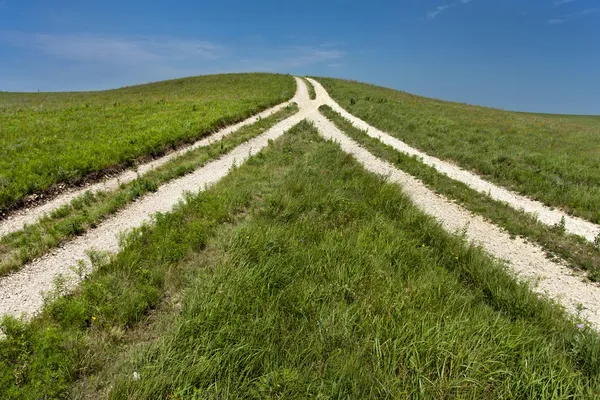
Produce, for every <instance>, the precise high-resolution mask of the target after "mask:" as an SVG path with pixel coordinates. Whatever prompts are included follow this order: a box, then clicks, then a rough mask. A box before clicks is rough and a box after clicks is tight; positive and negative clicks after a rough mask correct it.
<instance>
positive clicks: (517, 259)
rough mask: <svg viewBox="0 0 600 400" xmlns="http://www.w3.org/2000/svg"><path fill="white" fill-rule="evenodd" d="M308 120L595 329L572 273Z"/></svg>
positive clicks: (593, 304) (593, 306) (594, 290)
mask: <svg viewBox="0 0 600 400" xmlns="http://www.w3.org/2000/svg"><path fill="white" fill-rule="evenodd" d="M309 119H310V120H311V121H312V122H313V123H314V124H315V125H316V127H317V128H318V129H319V131H320V132H321V134H322V135H323V136H324V137H325V138H327V139H331V140H334V141H335V142H338V143H339V145H340V146H341V148H342V150H344V151H345V152H347V153H349V154H351V155H352V156H354V157H355V158H356V160H358V162H360V163H361V164H362V165H363V166H364V167H365V169H367V170H368V171H371V172H374V173H376V174H378V175H383V176H386V177H388V181H389V182H394V183H397V184H399V185H401V186H402V189H403V192H404V193H406V194H407V195H408V196H409V197H410V199H411V200H412V201H413V203H414V204H415V205H416V206H417V207H418V208H419V209H421V210H422V211H423V212H425V213H426V214H428V215H431V216H432V217H434V218H435V219H436V220H438V221H439V222H440V223H441V224H442V226H443V227H444V228H445V229H446V230H448V231H450V232H461V231H462V230H463V229H465V228H466V237H467V238H468V239H469V241H471V242H474V243H477V244H480V245H481V246H482V247H483V248H484V249H485V250H486V251H487V252H488V253H489V254H491V255H493V256H494V257H496V258H499V259H502V260H505V261H508V265H509V267H510V268H511V269H512V270H513V271H514V272H516V274H517V276H518V277H519V278H521V279H527V280H530V281H533V282H535V283H536V284H535V290H536V291H537V292H539V293H542V294H545V295H547V296H549V297H550V298H553V299H556V300H558V301H559V302H560V303H561V304H562V305H563V306H564V307H565V308H566V309H567V310H568V311H569V312H571V313H573V314H577V313H578V308H579V307H580V305H582V306H583V310H582V311H581V316H582V317H583V318H585V319H587V320H588V321H589V322H590V323H591V324H592V325H593V326H594V327H595V328H596V329H600V288H598V287H597V286H596V285H592V284H589V283H586V282H584V281H583V279H582V276H577V275H574V273H573V270H572V269H570V268H568V267H567V266H565V265H559V264H557V263H555V262H553V261H550V260H548V259H547V258H546V256H545V253H544V251H543V250H542V249H541V248H540V247H539V246H536V245H533V244H531V243H527V242H525V241H524V240H522V239H519V238H517V239H514V240H513V239H511V238H510V236H509V234H508V233H506V232H505V231H503V230H502V229H500V228H498V227H497V226H495V225H494V224H492V223H490V222H487V221H486V220H485V219H483V218H482V217H480V216H478V215H474V214H471V213H470V212H468V211H467V210H465V209H464V208H462V207H461V206H459V205H457V204H455V203H453V202H451V201H449V200H447V199H446V198H444V197H442V196H440V195H438V194H436V193H434V192H433V191H431V190H430V189H428V188H427V187H426V186H425V185H424V184H423V183H422V182H421V181H419V180H417V179H415V178H413V177H412V176H410V175H408V174H407V173H405V172H403V171H401V170H399V169H397V168H395V167H394V166H392V165H391V164H389V163H388V162H385V161H382V160H380V159H378V158H377V157H375V156H373V155H372V154H371V153H369V152H368V151H367V150H365V149H364V148H362V147H360V145H359V144H358V143H356V142H355V141H353V140H352V139H350V138H349V137H348V136H346V135H345V134H343V133H342V132H340V131H339V130H338V129H337V127H336V126H335V125H334V124H333V123H332V122H330V121H329V120H328V119H327V118H325V117H324V116H323V115H321V114H320V113H318V112H313V113H312V114H311V115H310V117H309Z"/></svg>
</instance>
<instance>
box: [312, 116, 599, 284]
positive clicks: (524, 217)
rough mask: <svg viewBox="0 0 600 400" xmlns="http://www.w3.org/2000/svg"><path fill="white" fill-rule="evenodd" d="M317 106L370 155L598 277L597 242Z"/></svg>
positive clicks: (589, 274) (577, 268)
mask: <svg viewBox="0 0 600 400" xmlns="http://www.w3.org/2000/svg"><path fill="white" fill-rule="evenodd" d="M319 110H320V111H321V112H322V113H323V115H325V116H326V117H327V118H329V119H330V120H331V121H332V122H333V123H334V124H335V125H336V126H337V127H338V128H339V129H341V130H342V131H343V132H344V133H346V134H347V135H348V136H350V137H351V138H352V139H354V140H355V141H356V142H358V143H359V144H360V145H361V146H363V147H365V148H366V149H367V150H368V151H369V152H371V153H372V154H373V155H375V156H377V157H379V158H382V159H384V160H386V161H388V162H390V163H392V164H393V165H395V166H396V167H397V168H399V169H401V170H403V171H405V172H407V173H409V174H411V175H413V176H414V177H416V178H418V179H420V180H421V181H422V182H423V183H424V184H425V185H427V186H428V187H429V188H431V189H432V190H434V191H435V192H437V193H440V194H442V195H443V196H445V197H447V198H449V199H452V200H454V201H456V202H458V203H459V204H461V205H462V206H464V207H465V208H466V209H468V210H469V211H471V212H473V213H475V214H479V215H481V216H483V217H485V218H487V219H489V220H490V221H492V222H493V223H494V224H496V225H498V226H500V227H502V228H504V229H506V231H507V232H509V233H510V234H511V235H514V236H521V237H524V238H527V239H529V240H532V241H535V242H537V243H538V244H540V245H541V246H542V247H544V249H545V250H546V252H547V254H548V257H549V258H554V257H557V256H558V257H560V258H561V259H562V260H564V261H566V262H567V263H568V264H569V266H570V267H571V268H574V269H576V270H584V271H587V273H588V277H589V278H590V279H591V280H592V281H596V282H597V281H600V251H599V250H600V248H599V247H598V245H597V244H592V243H590V242H588V241H587V240H585V239H584V238H582V237H579V236H576V235H568V234H566V233H565V232H564V230H562V229H561V228H560V227H559V226H548V225H545V224H543V223H541V222H539V221H538V220H537V218H535V217H534V216H532V215H530V214H527V213H525V212H523V211H520V210H515V209H514V208H512V207H510V206H509V205H507V204H506V203H503V202H500V201H496V200H493V199H491V198H490V197H489V196H487V195H486V194H484V193H480V192H478V191H476V190H473V189H471V188H469V187H468V186H467V185H465V184H464V183H461V182H457V181H455V180H453V179H451V178H449V177H448V176H446V175H444V174H442V173H439V172H438V171H437V170H436V169H435V168H433V167H430V166H428V165H425V164H423V163H422V162H421V161H420V160H419V159H418V158H416V157H411V156H408V155H406V154H404V153H401V152H399V151H397V150H396V149H394V148H393V147H391V146H388V145H386V144H384V143H382V142H381V141H379V140H377V139H374V138H372V137H370V136H368V135H366V134H365V133H364V132H362V131H361V130H360V129H358V128H356V127H354V125H352V124H351V123H350V122H348V121H347V120H346V119H345V118H344V117H342V116H341V115H340V114H338V113H336V112H335V111H333V110H332V109H331V108H330V107H328V106H321V107H320V108H319Z"/></svg>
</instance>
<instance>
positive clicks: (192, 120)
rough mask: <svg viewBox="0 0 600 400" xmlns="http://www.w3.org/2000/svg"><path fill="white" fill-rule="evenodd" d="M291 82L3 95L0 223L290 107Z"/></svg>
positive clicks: (254, 77) (211, 80)
mask: <svg viewBox="0 0 600 400" xmlns="http://www.w3.org/2000/svg"><path fill="white" fill-rule="evenodd" d="M294 92H295V83H294V80H293V78H292V77H291V76H287V75H274V74H227V75H209V76H199V77H193V78H184V79H175V80H170V81H164V82H156V83H151V84H147V85H139V86H131V87H126V88H122V89H116V90H107V91H99V92H85V93H0V216H1V215H2V213H6V212H7V211H9V210H10V209H12V208H15V207H18V206H21V205H23V203H24V201H25V200H26V199H27V197H28V196H29V195H32V194H40V193H41V194H44V193H46V194H48V193H50V192H52V191H53V190H55V189H56V190H58V189H60V186H59V185H61V184H65V185H76V184H80V183H82V182H84V181H85V180H86V179H99V178H101V177H102V176H104V175H105V174H107V173H111V172H115V171H118V170H121V169H123V168H126V167H130V166H133V165H135V163H136V162H139V161H140V160H143V159H148V158H152V157H157V156H160V155H163V154H164V153H165V152H167V151H169V150H170V149H173V148H177V147H179V146H182V145H184V144H187V143H191V142H194V141H196V140H197V139H199V138H201V137H202V136H205V135H207V134H209V133H211V132H213V131H215V130H217V129H218V128H220V127H223V126H225V125H229V124H232V123H234V122H237V121H239V120H242V119H245V118H247V117H249V116H251V115H252V114H255V113H257V112H259V111H262V110H264V109H266V108H268V107H271V106H273V105H276V104H279V103H281V102H283V101H285V100H289V99H290V98H291V97H292V96H293V94H294Z"/></svg>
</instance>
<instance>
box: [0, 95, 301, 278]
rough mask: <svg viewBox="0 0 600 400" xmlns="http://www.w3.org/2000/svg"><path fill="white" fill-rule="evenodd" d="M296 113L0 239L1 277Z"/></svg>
mask: <svg viewBox="0 0 600 400" xmlns="http://www.w3.org/2000/svg"><path fill="white" fill-rule="evenodd" d="M297 111H298V107H297V106H296V105H295V104H294V105H290V106H287V107H285V108H283V109H282V110H280V111H278V112H276V113H275V114H273V115H271V116H270V117H267V118H264V119H261V120H259V121H257V122H255V123H253V124H251V125H247V126H245V127H242V128H240V129H239V130H237V131H236V132H234V133H231V134H229V135H227V136H225V137H223V138H222V139H221V140H219V141H217V142H214V143H212V144H211V145H209V146H206V147H199V148H197V149H194V150H192V151H188V152H186V153H185V154H183V155H182V156H179V157H176V158H174V159H172V160H170V161H169V162H167V163H166V164H164V165H162V166H160V167H158V168H156V169H154V170H151V171H149V172H148V173H146V174H144V175H142V176H138V178H137V179H135V180H133V181H132V182H129V183H127V184H121V185H120V187H119V188H118V189H117V190H114V191H100V192H95V193H92V192H89V191H88V192H86V193H85V194H84V195H82V196H80V197H78V198H76V199H74V200H73V201H72V202H71V203H70V204H66V205H64V206H63V207H60V208H58V209H56V210H54V211H53V212H52V213H50V214H47V215H45V216H44V217H42V218H41V219H40V220H39V221H38V222H37V223H35V224H31V225H27V226H26V227H25V228H24V229H22V230H19V231H16V232H13V233H10V234H8V235H6V236H3V237H0V277H2V276H4V275H8V274H9V273H11V272H15V271H18V270H19V269H21V268H22V267H23V266H24V265H25V264H26V263H28V262H30V261H32V260H34V259H35V258H38V257H41V256H42V255H44V254H47V253H48V252H49V251H50V250H52V249H54V248H56V247H57V246H60V245H61V244H62V243H65V242H66V241H68V240H70V239H73V238H74V237H75V236H78V235H83V234H85V233H86V232H87V231H89V230H90V229H93V228H94V227H96V226H98V224H100V223H101V222H102V221H104V220H105V219H106V218H108V217H109V216H111V215H113V214H114V213H116V212H117V211H119V210H121V209H123V208H124V207H126V206H127V205H129V204H130V203H131V202H133V201H135V200H136V199H138V198H141V197H142V196H144V195H145V194H147V193H149V192H154V191H156V190H157V188H158V187H159V186H160V185H162V184H164V183H166V182H169V181H171V180H173V179H176V178H178V177H181V176H183V175H185V174H187V173H190V172H192V171H194V170H195V169H197V168H201V167H202V166H204V165H205V164H206V163H207V162H209V161H211V160H214V159H215V158H218V157H219V156H221V155H223V154H225V153H227V152H229V151H230V150H231V149H233V148H234V147H235V146H237V145H239V144H241V143H243V142H245V141H247V140H250V139H252V138H253V137H256V136H258V135H260V134H261V133H263V132H265V131H266V130H268V129H269V128H270V127H272V126H273V125H275V124H276V123H277V122H279V121H282V120H284V119H286V118H288V117H289V116H291V115H293V114H295V113H296V112H297Z"/></svg>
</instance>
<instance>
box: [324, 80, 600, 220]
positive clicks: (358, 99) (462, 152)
mask: <svg viewBox="0 0 600 400" xmlns="http://www.w3.org/2000/svg"><path fill="white" fill-rule="evenodd" d="M318 80H319V81H320V82H321V83H322V84H323V85H324V87H325V88H326V89H327V91H328V92H329V93H330V94H331V96H332V97H333V98H334V99H335V100H336V101H338V102H339V104H340V105H341V106H342V107H344V108H345V109H346V110H348V111H349V112H350V113H352V114H354V115H356V116H357V117H359V118H361V119H363V120H365V121H367V122H368V123H370V124H371V125H373V126H375V127H377V128H379V129H381V130H383V131H386V132H388V133H390V134H391V135H393V136H395V137H397V138H399V139H401V140H403V141H404V142H406V143H408V144H410V145H412V146H414V147H417V148H419V149H421V150H422V151H424V152H426V153H427V154H430V155H433V156H436V157H439V158H442V159H446V160H451V161H454V162H456V163H457V164H458V165H460V166H462V167H464V168H467V169H471V170H473V171H475V172H477V173H478V174H480V175H482V176H483V177H484V178H486V179H489V180H491V181H493V182H495V183H498V184H500V185H503V186H505V187H507V188H509V189H512V190H515V191H518V192H520V193H523V194H525V195H528V196H531V197H532V198H535V199H537V200H539V201H542V202H543V203H545V204H547V205H550V206H554V207H560V208H562V209H564V210H566V211H567V212H569V213H572V214H574V215H577V216H580V217H583V218H586V219H588V220H590V221H592V222H596V223H600V168H598V165H599V163H600V141H599V140H598V138H599V137H600V117H593V116H587V117H580V116H564V115H561V116H547V115H539V114H524V113H512V112H507V111H501V110H494V109H490V108H483V107H474V106H469V105H464V104H459V103H450V102H444V101H438V100H432V99H427V98H423V97H418V96H414V95H410V94H406V93H403V92H398V91H395V90H391V89H385V88H382V87H377V86H372V85H367V84H363V83H358V82H351V81H344V80H339V79H330V78H319V79H318Z"/></svg>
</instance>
